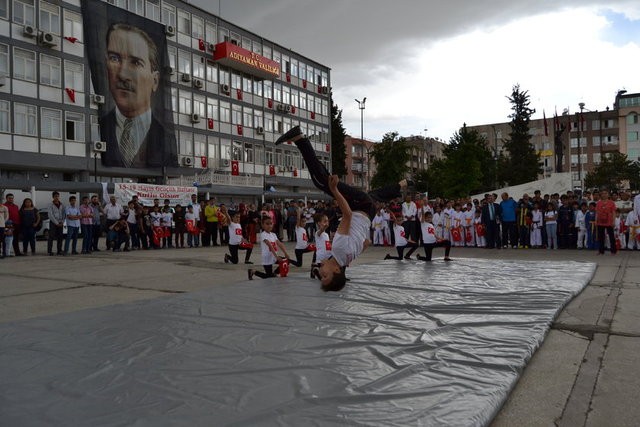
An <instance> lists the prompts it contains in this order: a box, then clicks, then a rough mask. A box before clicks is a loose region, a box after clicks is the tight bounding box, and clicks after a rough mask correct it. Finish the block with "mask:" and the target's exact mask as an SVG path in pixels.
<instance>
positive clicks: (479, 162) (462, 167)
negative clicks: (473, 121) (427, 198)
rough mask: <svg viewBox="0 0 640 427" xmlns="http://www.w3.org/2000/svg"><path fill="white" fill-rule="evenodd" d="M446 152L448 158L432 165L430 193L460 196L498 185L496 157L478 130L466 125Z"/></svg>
mask: <svg viewBox="0 0 640 427" xmlns="http://www.w3.org/2000/svg"><path fill="white" fill-rule="evenodd" d="M443 154H444V156H445V158H444V159H443V160H439V161H436V162H434V164H433V165H432V166H431V167H430V168H429V174H428V179H429V182H428V185H429V192H430V193H431V194H433V195H440V196H444V197H446V198H457V197H463V196H468V195H469V194H472V193H480V192H483V191H488V190H491V189H493V188H495V187H494V184H495V161H494V160H493V157H492V155H491V151H490V150H489V149H488V148H487V147H486V142H485V140H484V138H483V137H482V136H480V134H479V133H478V131H476V130H469V129H467V126H466V125H464V126H463V127H462V128H461V129H460V131H459V132H456V133H455V134H454V135H453V136H452V137H451V139H450V141H449V144H448V145H447V146H446V147H445V148H444V151H443Z"/></svg>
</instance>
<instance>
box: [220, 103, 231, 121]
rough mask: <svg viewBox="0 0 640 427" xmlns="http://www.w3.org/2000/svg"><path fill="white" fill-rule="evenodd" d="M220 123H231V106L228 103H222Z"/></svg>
mask: <svg viewBox="0 0 640 427" xmlns="http://www.w3.org/2000/svg"><path fill="white" fill-rule="evenodd" d="M220 121H221V122H225V123H230V122H231V106H230V104H229V103H228V102H221V103H220Z"/></svg>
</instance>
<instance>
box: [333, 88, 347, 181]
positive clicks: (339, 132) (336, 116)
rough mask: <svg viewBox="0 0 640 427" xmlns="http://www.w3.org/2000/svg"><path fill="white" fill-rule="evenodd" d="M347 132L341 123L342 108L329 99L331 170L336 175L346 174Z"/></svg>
mask: <svg viewBox="0 0 640 427" xmlns="http://www.w3.org/2000/svg"><path fill="white" fill-rule="evenodd" d="M346 136H347V132H346V130H345V128H344V126H343V125H342V110H338V106H337V105H336V104H334V103H333V97H332V100H331V171H332V173H334V174H336V175H338V176H342V177H343V176H345V175H346V174H347V166H346V164H345V163H346V157H347V153H346V148H345V146H344V139H345V137H346Z"/></svg>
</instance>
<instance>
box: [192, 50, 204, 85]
mask: <svg viewBox="0 0 640 427" xmlns="http://www.w3.org/2000/svg"><path fill="white" fill-rule="evenodd" d="M193 77H196V78H198V79H203V80H204V57H202V56H198V55H193Z"/></svg>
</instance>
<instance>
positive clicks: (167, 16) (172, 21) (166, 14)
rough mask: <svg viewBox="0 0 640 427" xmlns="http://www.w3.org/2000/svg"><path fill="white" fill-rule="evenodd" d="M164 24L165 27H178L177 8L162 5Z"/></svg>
mask: <svg viewBox="0 0 640 427" xmlns="http://www.w3.org/2000/svg"><path fill="white" fill-rule="evenodd" d="M162 23H163V24H165V25H171V26H173V27H175V26H176V8H175V7H173V6H171V5H169V4H166V3H162Z"/></svg>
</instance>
